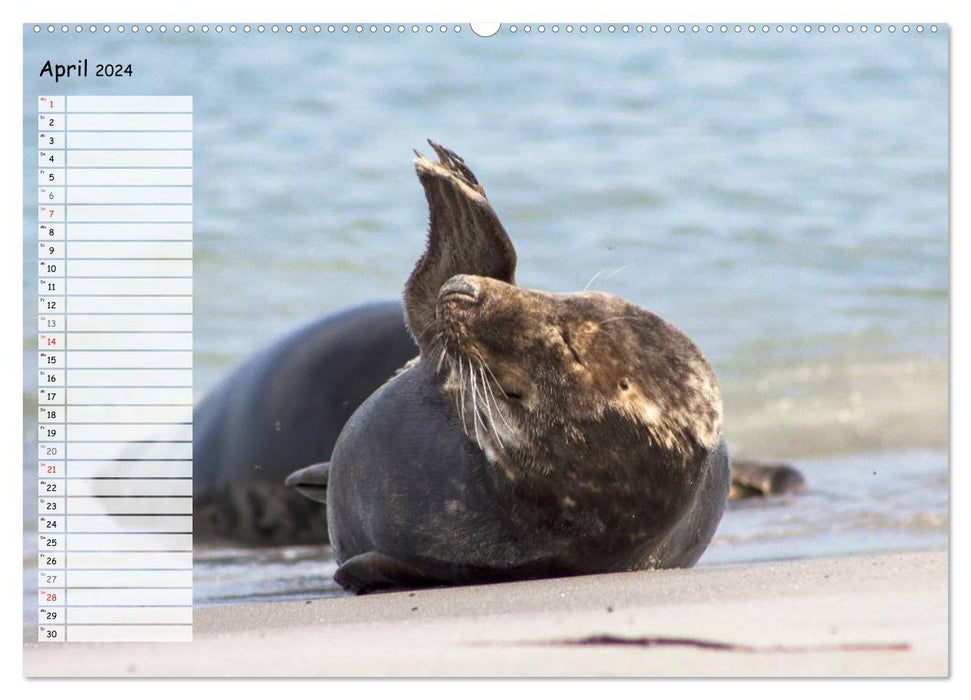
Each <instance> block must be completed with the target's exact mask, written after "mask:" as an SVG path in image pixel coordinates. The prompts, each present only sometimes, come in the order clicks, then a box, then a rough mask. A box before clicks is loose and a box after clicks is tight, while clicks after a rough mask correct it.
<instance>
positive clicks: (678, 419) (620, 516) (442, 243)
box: [287, 141, 730, 592]
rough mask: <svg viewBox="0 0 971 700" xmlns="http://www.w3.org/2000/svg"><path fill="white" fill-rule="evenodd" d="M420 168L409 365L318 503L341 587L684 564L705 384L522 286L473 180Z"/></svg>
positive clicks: (709, 475) (717, 491)
mask: <svg viewBox="0 0 971 700" xmlns="http://www.w3.org/2000/svg"><path fill="white" fill-rule="evenodd" d="M429 143H430V144H431V146H432V148H433V149H434V151H435V153H436V155H437V156H438V161H437V162H434V161H432V160H430V159H427V158H425V157H424V156H422V155H420V154H418V153H417V152H416V156H417V157H416V160H415V169H416V172H417V174H418V178H419V180H420V182H421V184H422V186H423V188H424V191H425V196H426V199H427V201H428V206H429V213H430V216H429V232H428V241H427V246H426V249H425V251H424V254H423V255H422V256H421V258H420V259H419V261H418V263H417V265H416V267H415V269H414V271H413V272H412V274H411V276H410V277H409V279H408V281H407V283H406V285H405V290H404V302H405V315H406V320H407V324H408V328H409V330H410V332H411V334H412V335H413V336H414V338H415V340H416V342H417V344H418V347H419V357H418V358H417V360H415V361H414V362H412V363H409V365H408V366H407V367H406V368H405V369H404V370H403V371H401V372H399V373H398V374H397V375H396V376H395V377H393V378H392V379H391V380H389V381H388V382H387V383H385V384H384V385H383V386H382V387H381V388H380V389H379V390H378V391H377V392H375V393H374V394H372V395H371V396H370V397H369V398H368V399H367V400H366V401H365V402H364V403H363V404H362V405H361V407H360V408H359V409H358V410H357V411H355V412H354V414H353V415H352V416H351V417H350V419H349V420H348V422H347V424H346V425H345V426H344V429H343V430H342V431H341V434H340V436H339V437H338V439H337V442H336V444H335V446H334V451H333V456H332V458H331V461H330V463H329V464H318V465H314V466H311V467H308V468H306V469H304V470H301V471H300V472H297V473H295V474H293V475H291V476H290V477H289V478H288V480H287V482H288V484H290V485H293V486H296V487H297V489H298V490H299V491H301V492H303V493H305V494H306V495H310V496H311V497H313V498H318V499H319V498H321V497H323V496H324V494H326V502H327V521H328V530H329V536H330V541H331V544H332V546H333V549H334V556H335V558H336V560H337V563H338V565H339V568H338V570H337V573H336V575H335V580H336V581H337V582H338V583H339V584H340V585H341V586H342V587H344V588H346V589H349V590H352V591H355V592H367V591H371V590H376V589H381V588H392V587H401V586H423V585H442V584H468V583H477V582H487V581H504V580H512V579H524V578H538V577H551V576H564V575H575V574H584V573H598V572H608V571H631V570H639V569H646V568H661V567H685V566H691V565H693V564H694V563H695V562H696V561H697V560H698V558H699V557H700V556H701V554H702V553H703V552H704V550H705V548H706V547H707V545H708V543H709V541H710V540H711V537H712V535H713V534H714V532H715V529H716V527H717V525H718V523H719V521H720V519H721V516H722V513H723V511H724V509H725V503H726V500H727V496H728V491H729V481H730V477H729V474H730V471H729V457H728V450H727V448H726V444H725V440H724V438H723V436H722V406H721V398H720V394H719V390H718V384H717V381H716V379H715V376H714V373H713V372H712V370H711V367H710V366H709V364H708V362H707V361H706V360H705V358H704V356H703V355H702V353H701V352H700V350H698V348H697V347H696V346H695V345H694V344H693V343H692V342H691V341H690V340H689V339H688V338H687V337H686V336H685V335H684V334H683V333H681V332H680V331H679V330H677V329H676V328H675V327H674V326H672V325H670V324H669V323H667V322H666V321H664V320H663V319H661V318H659V317H658V316H656V315H655V314H653V313H651V312H649V311H647V310H645V309H642V308H640V307H638V306H636V305H634V304H632V303H630V302H628V301H625V300H623V299H620V298H618V297H615V296H612V295H609V294H604V293H601V292H579V293H573V294H551V293H546V292H542V291H536V290H530V289H524V288H521V287H518V286H517V285H516V281H515V268H516V253H515V250H514V248H513V245H512V243H511V241H510V240H509V237H508V235H507V234H506V231H505V229H504V228H503V226H502V224H501V222H500V220H499V218H498V216H497V215H496V214H495V212H494V210H493V209H492V206H491V204H490V203H489V201H488V199H487V198H486V195H485V191H484V189H483V188H482V186H481V185H480V184H479V182H478V180H477V179H476V177H475V175H474V174H473V173H472V171H471V170H470V169H469V168H468V166H467V165H466V164H465V163H464V161H463V160H462V159H461V158H460V157H459V156H457V155H456V154H455V153H453V152H452V151H450V150H449V149H447V148H444V147H442V146H440V145H438V144H435V143H434V142H431V141H429Z"/></svg>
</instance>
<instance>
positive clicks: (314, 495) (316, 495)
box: [283, 462, 330, 503]
mask: <svg viewBox="0 0 971 700" xmlns="http://www.w3.org/2000/svg"><path fill="white" fill-rule="evenodd" d="M329 474H330V462H320V463H319V464H311V465H310V466H309V467H304V468H303V469H298V470H297V471H295V472H293V473H292V474H291V475H290V476H288V477H287V479H286V481H284V482H283V485H284V486H289V487H290V488H292V489H296V491H297V493H299V494H300V495H302V496H306V497H307V498H309V499H310V500H311V501H317V502H318V503H326V502H327V477H328V476H329Z"/></svg>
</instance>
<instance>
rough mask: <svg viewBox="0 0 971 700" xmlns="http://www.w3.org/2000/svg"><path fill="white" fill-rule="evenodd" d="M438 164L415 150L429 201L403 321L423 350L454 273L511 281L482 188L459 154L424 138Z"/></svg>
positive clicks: (510, 257) (510, 260)
mask: <svg viewBox="0 0 971 700" xmlns="http://www.w3.org/2000/svg"><path fill="white" fill-rule="evenodd" d="M428 143H429V144H430V145H431V147H432V148H433V149H435V153H436V155H438V162H437V163H436V162H434V161H432V160H429V159H428V158H425V156H423V155H422V154H420V153H418V151H415V155H416V156H417V158H415V171H416V172H417V173H418V179H419V181H421V184H422V187H424V189H425V198H426V199H427V200H428V213H429V224H428V244H427V246H426V248H425V253H424V254H423V255H422V256H421V259H420V260H419V261H418V264H417V265H415V269H414V271H413V272H412V273H411V277H409V278H408V282H407V283H406V284H405V294H404V297H405V320H406V321H407V323H408V329H409V330H410V331H411V334H412V336H414V338H415V341H417V343H418V347H419V348H421V350H422V352H425V351H426V350H427V349H428V347H429V346H430V344H431V341H432V338H433V337H434V335H435V328H434V322H435V302H436V300H437V299H438V290H439V289H441V287H442V285H443V284H444V283H445V282H446V281H447V280H448V279H449V278H450V277H452V276H454V275H478V276H480V277H492V278H493V279H497V280H502V281H503V282H508V283H509V284H515V283H516V279H515V277H516V250H515V248H513V246H512V241H510V240H509V236H508V235H507V234H506V230H505V229H504V228H503V227H502V222H500V221H499V217H498V216H496V213H495V212H494V211H493V210H492V206H491V205H490V204H489V200H488V199H486V195H485V190H484V189H482V185H480V184H479V181H478V180H476V178H475V175H474V174H473V173H472V171H471V170H470V169H469V167H468V166H467V165H466V164H465V161H463V160H462V159H461V158H460V157H459V156H458V155H456V154H455V153H453V152H452V151H450V150H449V149H447V148H445V147H444V146H440V145H439V144H437V143H435V142H434V141H432V140H431V139H429V141H428Z"/></svg>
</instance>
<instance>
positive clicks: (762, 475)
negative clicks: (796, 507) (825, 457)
mask: <svg viewBox="0 0 971 700" xmlns="http://www.w3.org/2000/svg"><path fill="white" fill-rule="evenodd" d="M805 488H806V479H805V477H803V475H802V474H801V473H800V472H799V471H798V470H797V469H796V468H795V467H792V466H790V465H788V464H783V463H781V462H772V463H769V462H757V461H754V460H742V459H740V460H732V489H731V492H730V494H729V499H730V500H733V501H737V500H739V499H742V498H749V497H751V496H778V495H782V494H786V493H796V492H797V491H802V490H803V489H805Z"/></svg>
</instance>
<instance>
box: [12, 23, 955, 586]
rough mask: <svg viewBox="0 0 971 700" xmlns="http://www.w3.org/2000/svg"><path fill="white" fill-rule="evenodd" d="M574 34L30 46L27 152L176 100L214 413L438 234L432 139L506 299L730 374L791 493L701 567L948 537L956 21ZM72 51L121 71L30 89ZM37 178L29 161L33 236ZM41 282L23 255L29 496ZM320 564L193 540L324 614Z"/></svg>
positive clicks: (228, 579)
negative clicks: (491, 241) (643, 320)
mask: <svg viewBox="0 0 971 700" xmlns="http://www.w3.org/2000/svg"><path fill="white" fill-rule="evenodd" d="M560 26H561V31H559V32H558V33H553V32H552V30H551V28H549V25H548V26H547V29H546V31H545V32H544V33H540V32H539V31H538V28H535V25H534V28H533V29H532V30H531V32H530V33H528V34H527V33H525V32H524V31H523V30H522V29H520V31H518V32H517V33H515V34H511V33H509V32H508V30H504V31H501V32H500V34H499V35H497V36H495V37H492V38H489V39H484V38H480V37H477V36H475V35H473V34H472V33H471V32H470V31H468V27H467V26H464V27H463V31H462V32H461V33H459V34H455V33H454V32H452V31H449V32H447V33H444V34H443V33H441V32H439V31H438V29H437V25H436V29H435V31H434V32H432V33H427V32H425V31H424V25H423V26H422V30H421V31H419V32H418V33H417V34H413V33H412V32H411V31H410V27H409V30H408V31H406V32H405V33H404V34H399V33H398V32H397V25H392V28H391V32H390V33H387V34H386V33H385V32H384V31H383V25H378V26H377V30H376V32H375V33H371V32H370V31H369V28H368V27H367V26H365V28H364V30H363V32H361V33H357V32H355V31H354V28H353V25H352V27H351V31H350V32H349V33H348V34H346V35H345V34H343V33H342V32H341V31H340V28H338V30H337V32H336V33H334V34H331V33H328V32H327V30H326V25H325V28H324V31H322V32H321V33H319V34H318V33H315V32H313V31H312V29H311V30H310V31H308V32H307V33H306V34H301V33H299V31H295V32H294V33H292V34H287V33H286V32H284V31H281V32H280V33H279V34H277V35H273V34H272V33H271V32H269V31H267V32H266V33H264V34H262V35H261V34H258V33H257V32H255V31H253V32H250V33H248V34H247V33H244V32H242V30H241V29H240V31H237V32H236V33H231V32H229V30H228V25H224V27H225V28H226V29H225V30H224V31H223V32H222V33H216V32H215V31H214V30H213V31H210V32H209V33H208V34H206V35H202V34H201V32H199V31H197V32H195V33H194V34H192V35H190V34H188V33H187V32H186V31H182V32H181V33H179V34H175V33H174V32H172V31H171V30H169V31H168V32H167V33H165V34H162V33H160V32H159V31H157V30H156V31H154V32H153V33H151V34H149V33H146V32H144V31H142V32H140V33H139V34H137V35H133V34H131V33H130V32H127V33H126V34H124V35H119V34H118V33H117V32H116V31H115V32H112V33H111V34H109V35H106V36H105V35H102V34H101V33H98V34H97V35H95V36H89V35H88V33H87V32H85V33H83V34H82V35H81V36H78V35H76V34H75V32H74V31H73V29H72V30H71V31H70V32H68V33H67V34H64V35H62V34H61V33H60V32H59V31H57V32H56V33H55V34H53V35H48V34H46V32H43V33H41V34H40V35H35V34H34V33H33V32H31V31H30V30H29V29H27V30H25V38H24V58H25V61H24V62H25V71H26V75H25V82H24V104H25V114H24V129H25V134H24V145H25V153H26V154H27V155H28V156H30V155H31V154H32V152H33V151H35V150H36V127H35V125H36V121H35V119H36V115H35V112H34V110H33V105H35V104H36V98H37V95H39V94H55V95H56V94H115V93H133V94H158V93H164V94H188V95H192V96H193V99H194V125H195V126H194V179H195V184H194V236H195V238H194V255H195V262H194V332H195V335H194V364H195V375H194V377H195V390H196V393H197V395H198V396H200V397H201V396H202V395H204V394H205V392H206V391H207V389H209V388H210V387H212V386H213V385H214V383H215V382H216V381H217V380H219V379H220V378H221V377H222V376H223V375H225V374H226V373H227V372H228V371H230V370H231V369H232V368H233V367H234V366H235V365H236V364H237V363H238V362H240V361H241V360H242V359H243V358H245V357H246V356H247V355H248V354H249V353H251V352H253V351H254V350H256V349H257V348H259V347H261V346H262V345H264V344H266V343H268V342H270V341H271V340H272V339H274V338H275V337H276V336H278V335H279V334H281V333H283V332H285V331H287V330H288V329H289V328H291V327H293V326H295V325H297V324H300V323H302V322H305V321H307V320H308V319H311V318H313V317H315V316H318V315H320V314H326V313H328V312H331V311H335V310H338V309H341V308H344V307H347V306H350V305H353V304H357V303H360V302H364V301H368V300H374V299H386V298H394V297H396V296H398V295H399V294H400V292H401V288H402V284H403V282H404V280H405V278H406V277H407V275H408V273H409V272H410V270H411V267H412V266H413V264H414V263H415V261H416V259H417V258H418V256H419V254H420V253H421V251H422V248H423V245H424V236H425V226H426V222H427V213H426V210H425V202H424V197H423V195H422V191H421V188H420V186H419V185H418V182H417V180H416V178H415V176H414V172H413V169H412V164H411V162H412V157H413V154H412V150H411V149H413V148H418V149H419V150H425V151H426V152H427V151H428V150H429V149H428V148H427V146H425V139H426V138H429V137H430V138H433V139H435V140H436V141H439V142H441V143H443V144H446V145H447V146H449V147H451V148H453V149H454V150H455V151H457V152H458V153H459V154H461V155H462V156H463V157H465V159H466V161H467V162H468V164H469V165H470V166H471V167H472V168H473V169H474V171H475V173H476V175H477V176H478V177H479V180H480V181H481V182H482V184H483V185H484V187H485V188H486V191H487V193H488V195H489V198H490V200H491V201H492V203H493V206H494V208H495V209H496V211H497V212H498V214H499V216H500V217H501V218H502V220H503V222H504V223H505V226H506V229H507V230H508V232H509V234H510V236H511V237H512V239H513V241H514V243H515V245H516V247H517V250H518V253H519V261H520V262H519V268H518V273H517V279H518V281H519V283H520V284H521V285H523V286H528V287H534V288H540V289H546V290H552V291H574V290H578V289H582V288H590V289H598V290H603V291H608V292H611V293H614V294H617V295H620V296H623V297H626V298H628V299H630V300H631V301H634V302H635V303H637V304H640V305H641V306H644V307H646V308H648V309H651V310H653V311H655V312H657V313H659V314H660V315H662V316H663V317H665V318H666V319H668V320H669V321H671V322H672V323H674V324H675V325H677V326H679V327H680V328H682V329H683V330H685V331H686V332H687V333H688V335H689V336H690V337H691V338H692V339H693V340H694V341H695V342H696V343H697V344H698V346H699V347H700V348H701V349H702V350H703V351H704V352H705V354H706V355H707V356H708V358H709V360H710V361H711V363H712V365H713V367H714V368H715V371H716V373H717V375H718V377H719V380H720V383H721V387H722V393H723V397H724V402H725V416H726V418H725V426H726V434H727V437H728V440H729V442H730V446H731V448H732V450H733V452H734V453H735V454H738V455H743V456H748V457H763V458H785V459H788V460H792V461H793V462H794V463H795V464H796V465H797V466H798V467H800V468H801V469H802V470H803V471H804V473H805V474H806V476H807V479H808V482H809V487H808V490H807V491H805V492H804V493H801V494H798V495H795V496H790V497H786V498H782V499H776V500H772V501H769V502H759V503H751V502H750V503H745V504H741V505H738V506H733V507H732V508H730V510H729V512H728V513H727V514H726V516H725V518H724V521H723V524H722V527H721V529H720V530H719V532H718V534H717V535H716V538H715V541H714V543H713V544H712V547H711V548H710V550H709V552H708V553H707V554H706V555H705V557H704V558H703V560H702V562H701V565H710V566H714V565H722V564H730V563H738V562H744V561H755V560H764V559H781V558H806V557H820V556H836V555H843V554H851V553H860V552H873V551H890V550H902V549H913V548H927V547H942V546H946V545H947V542H948V528H949V517H948V483H949V480H948V439H949V424H948V350H949V348H948V314H949V301H948V289H949V283H948V274H949V267H948V254H949V245H948V31H947V28H946V27H944V26H941V27H940V31H938V32H936V33H932V32H930V31H929V29H928V30H926V31H923V32H922V33H918V32H916V30H915V31H911V32H909V33H907V34H904V33H902V32H900V31H898V32H896V33H894V34H890V33H889V32H888V31H883V32H881V33H879V34H878V33H876V32H874V31H872V29H871V31H869V32H867V33H866V34H864V33H862V32H860V31H859V30H857V31H855V32H854V33H852V34H850V33H847V32H846V31H842V32H840V33H838V34H834V33H833V32H832V31H828V32H826V33H824V34H819V33H818V32H812V33H810V34H806V33H805V32H803V31H799V32H797V33H795V34H793V33H791V32H789V30H788V27H787V28H786V30H785V31H784V32H782V33H777V32H775V30H774V26H775V25H772V30H771V31H770V32H769V33H763V32H762V31H761V25H758V26H759V30H758V31H756V33H755V34H748V33H747V31H743V32H741V33H740V34H735V33H734V32H733V31H729V32H728V33H726V34H722V33H720V32H718V31H717V30H716V31H715V32H714V33H713V34H712V35H708V34H707V33H706V32H705V31H704V30H702V31H701V32H700V33H698V34H695V33H692V32H691V31H690V30H689V31H688V32H687V33H683V34H682V33H679V32H677V31H674V32H672V33H670V34H667V33H664V32H663V31H662V32H658V33H656V34H655V33H650V32H649V31H647V30H645V31H644V32H642V33H637V32H636V31H635V30H634V28H633V27H634V25H631V30H630V32H629V33H627V34H624V33H622V31H621V30H620V29H619V27H620V25H617V27H618V29H617V31H615V32H614V33H612V34H609V33H608V32H607V31H606V30H605V31H602V32H600V33H596V32H594V31H593V30H592V29H591V30H590V31H588V32H586V33H580V32H579V31H574V32H572V33H567V32H566V31H565V25H560ZM871 27H872V25H871ZM925 27H929V25H925ZM83 57H88V58H89V59H90V60H91V62H92V63H93V62H95V61H104V62H121V63H125V64H127V63H130V64H131V65H132V67H133V76H132V77H130V78H127V77H126V78H115V79H94V78H88V79H86V80H69V81H62V82H61V83H59V84H58V85H56V86H55V85H54V84H53V83H52V82H51V81H50V80H47V79H41V78H39V77H38V72H39V70H40V67H41V66H42V65H43V63H44V61H46V60H47V59H48V58H50V59H53V60H55V61H61V62H72V61H76V60H77V59H79V58H83ZM35 171H36V162H35V161H33V160H32V159H31V157H27V158H25V166H24V175H25V177H24V181H25V189H24V217H25V222H26V224H25V230H24V236H25V242H30V243H32V242H33V241H34V239H35V236H36V230H35V225H34V223H33V222H34V221H35V218H34V217H35V202H36V190H35V187H36V185H35V184H34V183H36V172H35ZM32 249H33V246H32V245H31V246H27V245H25V250H28V251H29V250H32ZM35 269H36V268H35V263H34V261H33V260H32V259H25V260H24V318H25V327H24V351H25V363H24V411H25V436H24V441H25V455H26V457H25V463H24V475H25V484H27V485H28V486H29V485H30V483H31V482H32V480H34V474H35V471H34V470H35V464H34V462H33V461H32V460H33V455H34V454H35V448H34V441H35V437H36V436H35V434H36V405H35V403H34V391H33V387H34V386H35V382H36V372H35V369H36V347H35V342H36V340H35V334H36V332H37V331H36V326H35V324H34V321H33V320H34V319H36V291H35V290H36V277H35ZM27 491H28V493H27V494H26V495H25V518H24V522H25V531H28V532H29V531H30V529H31V528H34V527H36V521H35V518H34V514H35V512H36V511H35V509H36V504H35V499H33V496H32V494H31V493H30V490H29V488H28V489H27ZM29 541H32V540H31V539H25V542H29ZM29 561H33V557H32V555H31V554H30V552H25V562H29ZM331 572H332V565H331V564H330V563H329V562H327V561H326V559H325V555H324V554H323V553H322V551H321V550H320V549H318V548H299V549H296V548H285V549H281V550H261V551H252V550H245V549H235V548H234V549H227V548H212V547H208V548H207V547H205V546H202V545H200V547H199V550H198V552H197V559H196V567H195V578H196V599H197V601H198V603H199V604H210V603H224V602H236V601H240V600H266V599H277V598H293V597H298V596H311V595H319V594H320V593H321V592H327V591H332V590H333V589H332V588H329V587H330V586H331V585H332V584H331V583H330V582H329V580H328V579H329V575H330V573H331ZM29 578H30V577H29V576H25V591H27V590H28V589H30V588H32V587H33V585H34V583H33V581H32V580H28V579H29Z"/></svg>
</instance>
